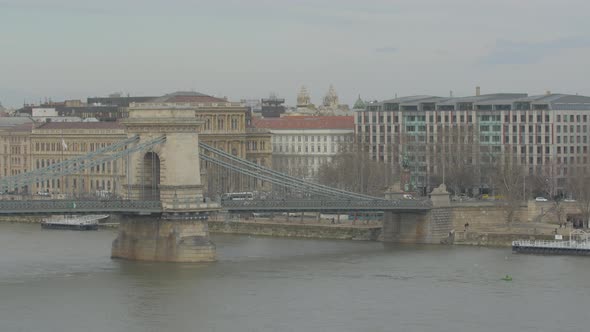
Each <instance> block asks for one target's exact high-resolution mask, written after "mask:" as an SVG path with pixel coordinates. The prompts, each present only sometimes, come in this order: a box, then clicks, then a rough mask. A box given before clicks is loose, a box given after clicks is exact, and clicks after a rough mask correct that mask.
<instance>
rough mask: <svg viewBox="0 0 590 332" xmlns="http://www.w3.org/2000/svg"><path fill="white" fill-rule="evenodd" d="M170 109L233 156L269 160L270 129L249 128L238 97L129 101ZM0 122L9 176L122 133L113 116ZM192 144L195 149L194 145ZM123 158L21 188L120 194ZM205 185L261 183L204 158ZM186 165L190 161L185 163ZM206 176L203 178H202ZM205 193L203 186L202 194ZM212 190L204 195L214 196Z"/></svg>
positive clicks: (0, 164)
mask: <svg viewBox="0 0 590 332" xmlns="http://www.w3.org/2000/svg"><path fill="white" fill-rule="evenodd" d="M157 110H161V111H166V112H168V111H174V112H181V113H182V114H183V115H186V114H190V115H191V116H192V117H194V118H196V119H197V120H200V121H202V123H203V124H202V126H200V129H199V140H200V141H201V142H203V143H205V144H208V145H211V146H213V147H216V148H218V149H221V150H223V151H226V152H228V153H231V154H233V155H234V156H237V157H240V158H243V159H247V160H250V161H252V162H255V163H257V164H259V165H262V166H266V167H269V168H270V167H271V166H272V158H271V156H272V146H271V134H270V132H269V131H268V130H263V129H256V128H251V127H249V126H248V123H249V118H250V117H249V111H248V109H247V108H246V107H244V106H243V105H242V104H241V103H235V102H228V101H227V100H225V99H220V98H216V97H212V96H208V95H204V94H200V93H196V92H178V93H173V94H169V95H166V96H163V97H159V98H155V99H151V100H150V101H145V102H136V103H131V104H130V105H129V107H128V109H127V112H130V111H137V112H142V111H146V112H147V111H150V112H153V111H157ZM6 122H10V126H9V125H6V126H2V124H1V123H0V144H1V145H2V146H1V147H0V176H10V175H17V174H20V173H24V172H26V171H29V170H34V169H38V168H43V167H46V166H49V165H51V164H54V163H58V162H60V161H63V160H65V159H68V158H71V157H75V156H82V155H85V154H88V153H91V152H93V151H96V150H97V149H99V148H101V147H104V146H107V145H110V144H112V143H115V142H117V141H120V140H124V139H125V138H126V137H127V133H126V130H125V127H124V126H122V125H121V124H120V123H119V122H59V123H58V122H49V123H43V124H36V125H33V124H32V121H30V120H29V122H28V123H29V124H23V122H22V121H17V122H15V121H12V120H11V121H8V120H7V121H6ZM194 149H198V147H197V146H195V147H194ZM124 163H125V161H124V160H123V161H118V162H117V161H113V162H111V163H109V164H108V165H100V167H97V168H93V169H91V170H87V171H85V172H84V173H83V174H75V175H69V176H67V177H64V178H63V179H54V180H50V181H46V182H44V183H39V184H36V185H34V186H33V187H31V188H29V187H27V188H22V189H21V191H22V190H23V189H24V190H26V191H27V192H29V193H37V192H39V191H41V192H49V193H60V194H81V193H92V192H96V191H109V192H112V193H116V194H122V191H121V188H122V185H123V181H124V179H125V172H126V168H125V165H124ZM201 166H202V167H201V171H202V176H203V177H206V178H204V180H203V184H204V186H205V189H207V188H211V189H215V195H221V194H223V193H226V192H234V191H246V190H247V191H253V190H264V189H265V188H267V187H268V186H267V184H264V183H262V182H260V181H249V180H248V179H245V178H241V177H236V178H235V179H234V177H233V176H232V177H230V178H231V179H234V180H233V181H226V180H222V179H223V178H224V177H227V175H228V173H227V172H226V171H222V170H221V169H219V168H214V167H211V165H208V164H206V163H204V164H202V165H201ZM186 167H190V165H186ZM207 179H208V180H207ZM216 179H217V180H216ZM207 194H210V193H207V192H206V195H207ZM215 195H207V196H210V197H214V196H215Z"/></svg>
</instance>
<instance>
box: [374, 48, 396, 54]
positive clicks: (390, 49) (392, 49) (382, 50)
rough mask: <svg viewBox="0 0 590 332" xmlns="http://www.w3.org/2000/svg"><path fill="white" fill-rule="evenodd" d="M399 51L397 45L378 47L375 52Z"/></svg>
mask: <svg viewBox="0 0 590 332" xmlns="http://www.w3.org/2000/svg"><path fill="white" fill-rule="evenodd" d="M397 51H398V48H397V47H378V48H376V49H375V52H377V53H395V52H397Z"/></svg>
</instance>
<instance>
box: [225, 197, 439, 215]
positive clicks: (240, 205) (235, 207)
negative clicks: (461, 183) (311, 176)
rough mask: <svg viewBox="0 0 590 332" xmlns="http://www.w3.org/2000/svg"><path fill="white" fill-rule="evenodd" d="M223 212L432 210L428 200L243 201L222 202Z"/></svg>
mask: <svg viewBox="0 0 590 332" xmlns="http://www.w3.org/2000/svg"><path fill="white" fill-rule="evenodd" d="M221 207H222V209H223V210H227V211H228V212H338V211H340V212H347V211H351V212H354V211H358V212H370V211H399V212H427V211H429V210H430V209H431V208H432V203H431V202H430V200H393V201H388V200H374V201H370V200H352V199H351V200H347V199H340V200H335V199H313V200H281V199H279V200H243V201H230V200H227V201H223V202H221Z"/></svg>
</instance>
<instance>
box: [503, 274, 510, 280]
mask: <svg viewBox="0 0 590 332" xmlns="http://www.w3.org/2000/svg"><path fill="white" fill-rule="evenodd" d="M502 280H504V281H512V277H511V276H509V275H506V276H505V277H504V278H502Z"/></svg>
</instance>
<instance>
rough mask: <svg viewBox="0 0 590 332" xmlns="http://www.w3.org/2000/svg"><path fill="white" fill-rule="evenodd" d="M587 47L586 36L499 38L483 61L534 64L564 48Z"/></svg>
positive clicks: (501, 63)
mask: <svg viewBox="0 0 590 332" xmlns="http://www.w3.org/2000/svg"><path fill="white" fill-rule="evenodd" d="M585 47H590V39H588V38H585V37H581V38H561V39H555V40H549V41H543V42H536V43H528V42H515V41H510V40H504V39H498V40H497V41H496V46H495V48H494V49H493V50H492V51H491V52H490V53H489V54H488V55H486V56H485V57H483V58H482V61H481V62H482V63H484V64H492V65H522V64H534V63H538V62H539V61H541V60H542V59H543V58H545V57H547V56H551V55H554V54H558V53H559V52H561V51H563V50H567V49H577V48H585Z"/></svg>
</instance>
